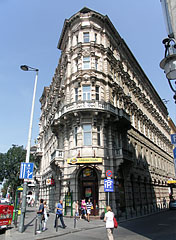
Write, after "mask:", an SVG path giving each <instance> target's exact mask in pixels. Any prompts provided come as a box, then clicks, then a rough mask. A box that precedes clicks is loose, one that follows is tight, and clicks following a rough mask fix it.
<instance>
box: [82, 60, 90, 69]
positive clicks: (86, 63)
mask: <svg viewBox="0 0 176 240" xmlns="http://www.w3.org/2000/svg"><path fill="white" fill-rule="evenodd" d="M83 69H90V57H83Z"/></svg>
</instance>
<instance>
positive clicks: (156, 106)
mask: <svg viewBox="0 0 176 240" xmlns="http://www.w3.org/2000/svg"><path fill="white" fill-rule="evenodd" d="M58 49H60V50H61V56H60V59H59V63H58V66H57V68H56V70H55V74H54V77H53V79H52V82H51V84H50V86H49V87H45V88H44V91H43V94H42V97H41V99H40V102H41V117H40V123H39V125H40V133H39V137H38V156H40V158H41V161H40V176H41V179H40V197H42V198H44V199H46V200H47V202H48V203H49V207H50V209H53V210H54V209H55V205H56V203H57V202H58V201H59V199H64V201H67V200H66V195H69V194H70V193H71V195H72V200H73V202H74V201H76V200H81V199H83V198H86V199H88V198H91V200H92V202H93V204H94V210H93V214H94V215H100V214H101V213H102V211H104V207H105V206H106V205H107V203H108V194H107V193H106V192H104V179H106V171H107V170H111V171H112V178H113V179H114V192H111V193H109V202H110V205H111V206H112V208H113V211H114V212H115V214H117V215H118V216H119V217H124V216H134V214H138V213H140V214H145V213H147V212H151V211H154V210H156V209H157V208H160V207H161V206H162V199H163V197H166V199H167V201H168V200H169V193H168V186H167V180H168V179H169V178H174V175H175V174H174V163H173V156H172V145H171V143H170V128H169V125H168V112H167V108H166V106H165V105H164V103H163V102H162V100H161V98H160V97H159V95H158V94H157V92H156V90H155V89H154V87H153V86H152V84H151V83H150V81H149V79H148V78H147V76H146V75H145V73H144V72H143V70H142V68H141V67H140V65H139V64H138V62H137V60H136V59H135V58H134V56H133V54H132V53H131V51H130V49H129V48H128V46H127V45H126V43H125V41H124V40H123V39H122V38H121V37H120V35H119V33H118V32H117V30H116V29H115V27H114V26H113V24H112V23H111V21H110V19H109V18H108V17H107V16H103V15H101V14H99V13H97V12H95V11H92V10H90V9H88V8H83V9H82V10H80V11H79V12H78V13H76V14H75V15H73V16H72V17H71V18H69V19H66V20H65V22H64V26H63V29H62V33H61V36H60V39H59V43H58ZM48 179H54V185H50V184H47V183H48V182H50V181H48ZM65 206H66V208H67V209H65V213H66V214H67V215H69V214H72V210H71V203H69V201H68V204H65Z"/></svg>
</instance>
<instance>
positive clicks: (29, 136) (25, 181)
mask: <svg viewBox="0 0 176 240" xmlns="http://www.w3.org/2000/svg"><path fill="white" fill-rule="evenodd" d="M20 68H21V69H22V70H23V71H35V72H36V76H35V83H34V92H33V99H32V108H31V117H30V124H29V133H28V142H27V151H26V163H29V158H30V147H31V133H32V122H33V114H34V103H35V94H36V88H37V80H38V71H39V70H38V69H37V68H32V67H29V66H27V65H22V66H20ZM26 195H27V179H24V184H23V195H22V205H21V217H20V223H19V229H18V230H19V232H21V233H22V232H23V231H24V219H25V212H26Z"/></svg>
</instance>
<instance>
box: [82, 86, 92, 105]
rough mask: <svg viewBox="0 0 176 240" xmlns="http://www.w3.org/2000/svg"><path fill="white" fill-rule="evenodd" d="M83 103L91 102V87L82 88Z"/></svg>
mask: <svg viewBox="0 0 176 240" xmlns="http://www.w3.org/2000/svg"><path fill="white" fill-rule="evenodd" d="M82 90H83V101H86V100H91V87H90V85H86V86H83V89H82Z"/></svg>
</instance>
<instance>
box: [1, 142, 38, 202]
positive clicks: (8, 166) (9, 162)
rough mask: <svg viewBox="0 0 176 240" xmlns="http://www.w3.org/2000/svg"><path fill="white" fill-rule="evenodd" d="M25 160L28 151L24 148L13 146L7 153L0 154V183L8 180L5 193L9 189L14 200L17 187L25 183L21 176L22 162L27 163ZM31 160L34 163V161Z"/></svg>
mask: <svg viewBox="0 0 176 240" xmlns="http://www.w3.org/2000/svg"><path fill="white" fill-rule="evenodd" d="M25 160H26V150H25V149H24V148H23V146H17V145H12V147H11V148H10V149H9V150H8V151H7V153H0V166H1V171H0V181H3V180H4V179H5V180H6V182H5V185H4V188H3V191H7V189H8V188H9V190H10V193H11V196H12V198H13V199H14V197H15V192H16V189H17V187H18V186H20V185H21V184H22V183H23V181H22V180H21V179H19V176H20V166H21V162H25ZM31 160H32V161H33V160H34V159H31ZM3 194H4V192H3Z"/></svg>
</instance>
